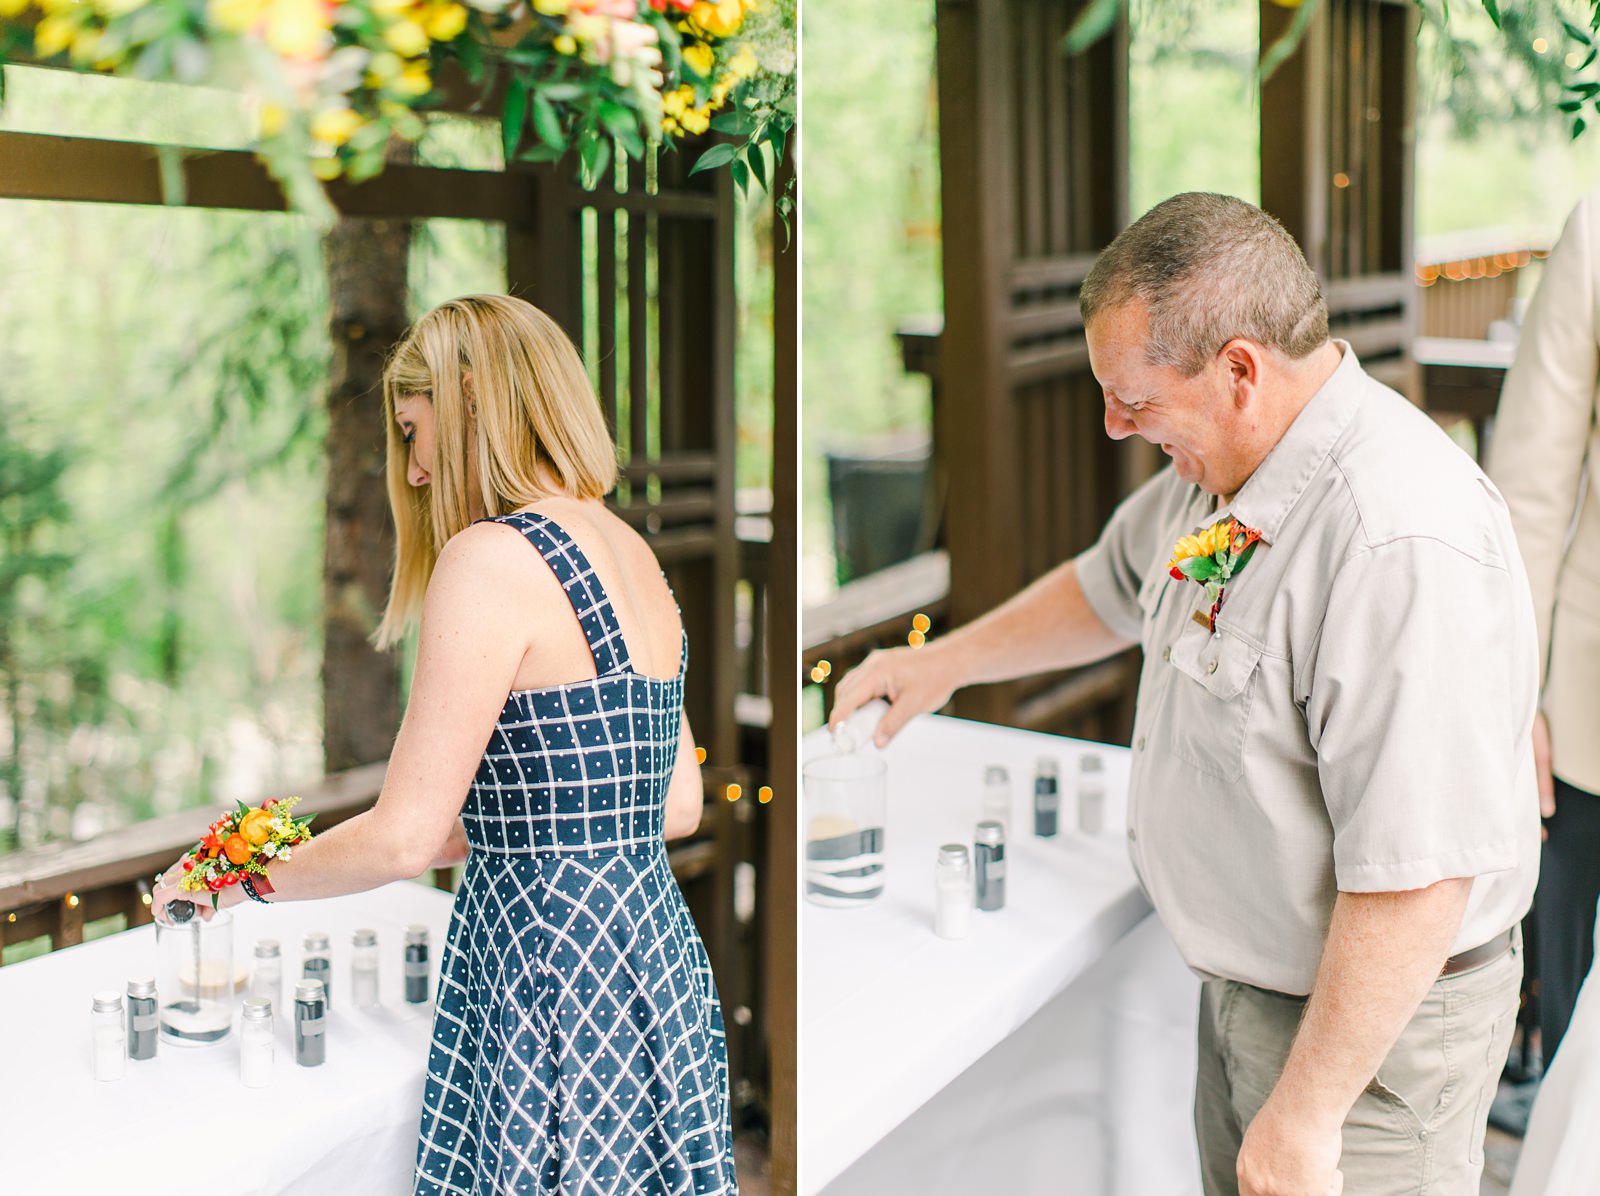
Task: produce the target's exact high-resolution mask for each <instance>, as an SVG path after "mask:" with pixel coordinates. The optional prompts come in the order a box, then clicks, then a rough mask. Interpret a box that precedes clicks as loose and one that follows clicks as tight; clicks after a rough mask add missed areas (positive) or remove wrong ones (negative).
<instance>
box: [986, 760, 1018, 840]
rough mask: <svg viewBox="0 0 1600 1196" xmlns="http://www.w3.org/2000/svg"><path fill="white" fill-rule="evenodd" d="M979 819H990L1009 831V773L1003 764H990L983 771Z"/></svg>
mask: <svg viewBox="0 0 1600 1196" xmlns="http://www.w3.org/2000/svg"><path fill="white" fill-rule="evenodd" d="M979 817H981V818H985V819H992V820H993V821H995V822H999V823H1002V824H1004V826H1005V828H1006V830H1007V831H1009V830H1010V829H1011V773H1010V772H1008V771H1007V770H1006V766H1005V765H1004V764H991V765H989V766H988V767H986V768H985V769H984V770H983V803H982V808H981V810H980V813H979Z"/></svg>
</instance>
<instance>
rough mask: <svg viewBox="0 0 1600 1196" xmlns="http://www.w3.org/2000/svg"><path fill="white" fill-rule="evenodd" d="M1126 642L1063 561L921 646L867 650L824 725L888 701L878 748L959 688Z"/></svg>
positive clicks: (1058, 664)
mask: <svg viewBox="0 0 1600 1196" xmlns="http://www.w3.org/2000/svg"><path fill="white" fill-rule="evenodd" d="M1133 643H1134V641H1133V640H1130V639H1127V638H1126V637H1124V636H1121V635H1118V634H1117V633H1116V632H1114V631H1112V630H1111V629H1110V628H1109V627H1107V626H1106V625H1105V623H1104V622H1103V621H1102V620H1101V619H1100V616H1099V615H1097V614H1095V611H1094V608H1093V607H1092V606H1090V605H1089V600H1088V598H1087V597H1086V596H1085V595H1084V592H1083V586H1082V585H1080V584H1079V582H1078V577H1077V572H1076V567H1075V563H1074V562H1073V561H1067V562H1065V563H1063V564H1061V565H1057V566H1056V567H1055V568H1054V569H1052V570H1051V571H1050V572H1048V573H1046V574H1045V575H1044V576H1043V577H1041V578H1039V579H1038V580H1037V581H1035V582H1034V583H1033V584H1032V585H1030V586H1029V587H1028V588H1027V589H1025V590H1023V591H1022V592H1021V593H1019V594H1016V595H1014V596H1013V597H1011V598H1009V599H1007V600H1006V601H1005V602H1003V603H1001V604H1000V605H999V606H997V607H995V608H994V609H993V610H992V611H990V612H988V613H987V614H985V615H983V616H981V617H980V618H978V619H975V620H974V621H973V622H971V623H968V624H967V625H966V626H965V627H962V628H959V629H957V630H956V631H953V632H951V633H950V634H949V635H946V636H941V637H940V638H939V639H937V640H934V641H930V642H929V643H928V644H927V646H926V647H922V648H893V649H890V650H888V651H878V652H874V653H872V654H871V655H870V656H868V657H867V659H866V660H865V661H863V662H862V664H861V666H860V667H859V668H856V669H853V670H852V671H851V672H850V673H849V674H848V675H847V676H846V677H845V678H844V679H843V680H842V681H840V682H839V689H838V692H837V694H836V695H835V698H834V706H833V712H832V714H830V715H829V718H828V722H829V724H830V725H831V726H834V727H837V726H838V725H839V724H840V723H842V722H843V721H844V720H845V719H846V718H848V717H849V716H850V714H851V713H852V712H853V711H855V710H856V709H858V708H859V707H861V706H863V705H865V704H866V703H867V702H870V701H871V700H872V699H874V698H887V699H888V700H889V712H888V713H887V714H885V715H884V716H883V720H882V722H880V723H879V724H878V730H877V734H876V742H877V744H878V746H879V747H882V746H883V745H884V744H886V743H888V742H889V740H890V739H892V738H893V737H894V736H895V734H896V733H898V732H899V730H900V728H901V727H903V726H905V725H906V723H907V722H908V721H910V719H911V718H913V717H914V716H916V715H918V714H924V713H927V712H928V711H931V710H937V709H939V708H940V707H941V706H943V705H944V704H945V703H946V702H948V701H949V700H950V695H951V694H953V693H954V692H955V691H956V690H958V689H960V688H961V687H962V686H964V685H979V684H983V683H984V682H990V681H1009V680H1012V679H1013V678H1016V677H1027V676H1030V675H1032V674H1034V673H1045V672H1050V671H1051V670H1054V669H1064V668H1072V667H1075V666H1077V665H1083V664H1089V663H1091V662H1093V661H1096V660H1101V659H1103V658H1105V657H1107V656H1110V655H1112V654H1113V653H1115V652H1120V651H1122V650H1123V649H1124V648H1128V647H1131V646H1132V645H1133Z"/></svg>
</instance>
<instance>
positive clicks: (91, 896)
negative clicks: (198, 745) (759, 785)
mask: <svg viewBox="0 0 1600 1196" xmlns="http://www.w3.org/2000/svg"><path fill="white" fill-rule="evenodd" d="M385 768H386V765H383V764H369V765H365V766H363V767H361V768H353V769H350V770H349V771H348V772H342V773H338V774H336V775H334V776H328V777H324V778H322V779H321V780H319V781H317V782H315V783H314V784H312V785H309V786H306V787H305V788H303V789H301V790H300V797H301V803H300V805H299V807H298V808H297V813H302V814H312V813H314V814H316V815H317V823H316V825H317V829H319V830H321V829H325V828H326V827H328V826H332V825H335V824H337V823H339V822H343V821H344V820H345V819H347V818H352V817H354V816H355V815H357V814H359V813H361V812H362V811H363V810H367V809H370V808H371V806H372V804H373V802H375V801H376V800H377V798H378V792H379V790H380V789H381V788H382V786H383V775H384V771H385ZM702 772H703V775H704V778H705V790H706V806H705V813H704V815H703V816H702V819H701V825H700V829H699V830H698V831H697V832H696V834H695V835H694V836H693V837H691V838H689V839H686V840H683V841H681V842H674V843H672V844H671V845H670V846H669V848H668V852H667V856H668V859H669V860H670V861H671V864H672V871H673V874H674V875H675V876H677V878H678V882H679V884H680V885H681V886H682V887H683V889H684V892H685V895H686V896H688V897H689V900H690V903H691V905H693V906H695V907H696V908H695V914H696V918H697V920H700V919H702V918H703V919H705V920H706V921H705V922H703V923H702V924H703V925H705V926H706V938H707V940H708V942H709V941H711V940H720V941H722V942H731V941H732V939H733V932H732V930H731V929H730V928H729V927H728V926H727V925H726V924H725V922H724V921H723V920H724V919H731V918H732V917H733V911H732V909H731V908H723V906H725V905H728V904H730V903H723V902H705V901H697V900H696V896H697V894H698V893H699V892H700V891H702V890H703V889H704V888H705V887H706V886H707V884H708V883H709V882H710V880H711V878H712V877H713V875H714V874H715V873H716V872H717V870H718V860H719V858H722V857H724V856H726V857H727V858H730V859H733V858H738V855H737V849H736V847H735V841H736V838H737V837H738V832H737V830H736V829H735V821H736V820H735V818H734V814H733V812H732V810H731V809H730V807H731V806H732V805H733V803H731V802H729V801H728V800H727V794H728V793H729V786H731V785H737V786H740V791H741V792H742V790H743V789H744V788H748V786H749V785H750V784H751V773H750V771H749V770H748V769H746V768H743V767H732V768H729V767H718V766H715V765H705V766H703V768H702ZM206 818H207V813H206V811H205V810H203V809H191V810H186V811H183V812H181V813H177V814H171V815H168V816H166V817H164V818H153V819H150V820H148V821H146V822H140V823H136V824H134V825H133V826H130V827H125V828H123V829H121V830H118V831H116V832H114V833H111V834H106V835H102V836H100V837H98V838H95V839H91V840H88V841H86V842H82V843H53V844H49V845H47V846H44V847H38V848H33V849H30V850H26V851H18V852H12V853H10V854H8V855H4V856H0V964H3V963H4V961H5V960H4V948H5V946H6V945H7V944H16V943H22V942H27V941H31V940H35V939H40V938H48V940H49V947H50V949H51V950H57V949H59V948H62V947H71V946H75V945H77V944H78V943H81V942H83V937H84V934H83V931H84V927H85V926H86V925H88V924H90V923H93V922H97V921H101V920H103V919H107V918H118V917H120V918H121V919H122V920H123V922H124V924H125V926H127V927H134V926H143V925H145V924H147V923H149V922H150V920H151V915H150V908H149V903H150V887H151V881H152V878H153V877H154V876H155V874H156V873H157V872H158V871H160V870H161V869H162V868H165V867H166V866H167V865H169V864H171V863H172V862H173V861H174V860H176V859H177V858H178V856H179V854H180V853H182V852H183V851H185V850H187V849H188V848H189V847H192V846H193V845H194V842H195V840H196V839H197V838H198V837H199V833H200V831H201V830H203V829H204V825H205V821H206ZM731 866H732V865H731V863H730V865H729V867H730V868H731ZM455 872H456V870H455V869H437V870H435V871H434V872H433V873H432V879H433V883H434V884H435V885H437V886H438V887H439V888H441V889H445V890H450V889H453V888H454V887H455V880H456V876H455Z"/></svg>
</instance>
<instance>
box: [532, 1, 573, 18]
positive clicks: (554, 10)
mask: <svg viewBox="0 0 1600 1196" xmlns="http://www.w3.org/2000/svg"><path fill="white" fill-rule="evenodd" d="M568 3H569V0H533V7H534V8H535V9H536V10H537V11H539V12H542V13H543V14H544V15H545V16H547V17H563V16H566V15H567V6H568Z"/></svg>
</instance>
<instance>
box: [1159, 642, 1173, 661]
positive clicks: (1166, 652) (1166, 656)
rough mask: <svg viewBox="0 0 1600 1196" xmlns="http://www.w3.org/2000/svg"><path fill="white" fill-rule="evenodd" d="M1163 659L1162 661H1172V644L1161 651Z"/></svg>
mask: <svg viewBox="0 0 1600 1196" xmlns="http://www.w3.org/2000/svg"><path fill="white" fill-rule="evenodd" d="M1161 659H1162V660H1171V659H1172V645H1171V644H1168V645H1167V646H1166V647H1165V648H1163V649H1161Z"/></svg>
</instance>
